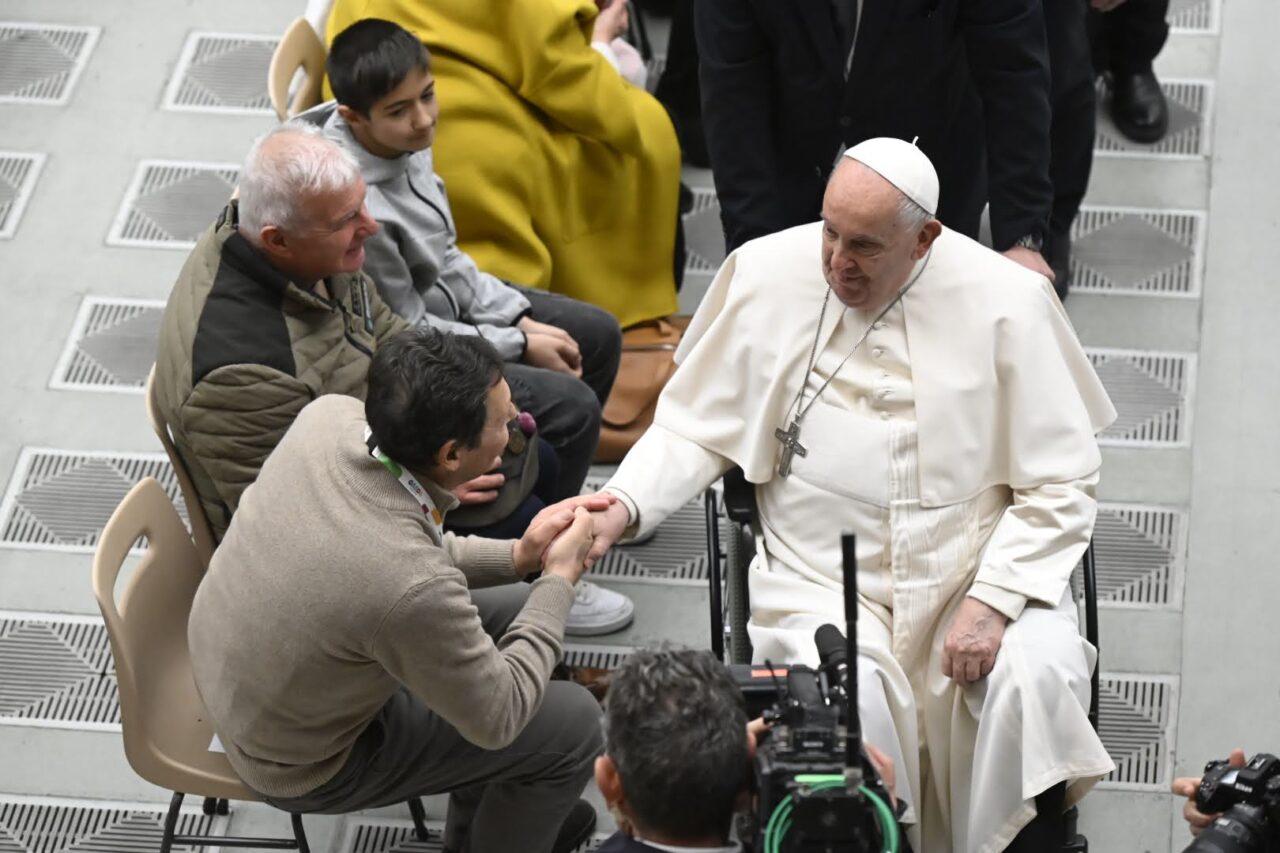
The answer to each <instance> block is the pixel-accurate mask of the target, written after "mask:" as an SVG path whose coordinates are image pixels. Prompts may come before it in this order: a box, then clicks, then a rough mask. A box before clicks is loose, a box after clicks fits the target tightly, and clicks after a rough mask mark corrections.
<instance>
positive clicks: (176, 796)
mask: <svg viewBox="0 0 1280 853" xmlns="http://www.w3.org/2000/svg"><path fill="white" fill-rule="evenodd" d="M185 796H186V795H185V794H183V793H182V792H181V791H174V792H173V799H171V800H169V811H168V813H167V814H165V816H164V835H163V836H162V837H161V839H160V853H169V851H170V850H171V849H172V848H173V833H174V830H176V829H177V828H178V810H179V809H180V808H182V799H183V797H185Z"/></svg>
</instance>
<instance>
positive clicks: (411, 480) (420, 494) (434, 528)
mask: <svg viewBox="0 0 1280 853" xmlns="http://www.w3.org/2000/svg"><path fill="white" fill-rule="evenodd" d="M364 443H365V446H367V447H368V448H369V455H370V456H372V457H373V458H374V459H377V460H378V461H379V462H381V463H382V467H384V468H386V469H387V470H388V471H390V472H391V474H392V476H394V477H395V478H396V479H397V480H399V481H400V485H401V486H403V487H404V490H405V491H406V492H408V493H409V494H410V495H412V496H413V499H414V500H415V501H417V502H418V506H420V507H422V514H423V515H425V516H426V517H427V525H428V526H430V528H431V532H432V533H433V534H434V538H436V539H439V538H440V535H441V534H440V526H441V525H442V524H444V513H442V512H441V511H440V510H439V508H437V507H436V504H435V501H433V500H431V495H429V494H428V493H427V490H426V489H425V488H423V486H422V484H421V483H419V482H418V478H417V477H415V476H413V475H412V474H410V473H409V469H408V468H406V467H404V466H403V465H401V464H400V463H399V462H396V461H395V460H394V459H392V458H391V457H390V456H388V455H387V454H385V453H383V452H382V451H381V450H379V449H378V442H377V441H375V440H374V438H373V430H372V429H370V428H369V427H367V426H366V427H365V428H364Z"/></svg>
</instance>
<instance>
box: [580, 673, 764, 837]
mask: <svg viewBox="0 0 1280 853" xmlns="http://www.w3.org/2000/svg"><path fill="white" fill-rule="evenodd" d="M746 726H747V713H746V710H745V709H744V705H743V700H742V694H741V692H740V691H739V690H738V687H737V685H736V684H735V683H734V681H733V678H732V677H731V676H730V675H729V670H728V669H727V668H726V667H725V665H724V664H722V663H721V662H720V661H719V660H717V659H716V657H715V656H714V655H713V654H711V652H709V651H706V650H702V651H693V650H689V649H684V650H679V651H673V650H660V651H650V650H640V651H637V652H636V653H635V654H634V655H632V656H631V657H630V658H628V659H627V660H626V662H625V663H623V665H622V667H621V668H619V669H618V670H617V671H616V672H614V674H613V678H612V680H611V681H610V684H609V697H608V700H607V702H606V705H605V726H604V728H605V748H604V751H605V754H607V755H608V756H609V757H610V758H611V759H613V763H614V765H615V766H616V767H617V768H618V776H619V777H620V778H621V780H622V790H623V791H624V793H625V794H626V798H627V803H628V804H629V805H630V807H631V811H632V817H633V818H634V819H635V821H636V824H637V828H638V829H641V830H646V829H647V830H650V831H660V832H662V833H664V834H666V835H669V836H671V837H673V838H689V839H693V838H702V837H705V836H708V835H713V834H715V835H727V833H728V831H729V825H730V824H731V823H732V821H733V809H734V804H735V800H736V798H737V794H738V791H739V789H740V788H741V787H742V782H743V779H744V778H745V773H746V768H747V729H746Z"/></svg>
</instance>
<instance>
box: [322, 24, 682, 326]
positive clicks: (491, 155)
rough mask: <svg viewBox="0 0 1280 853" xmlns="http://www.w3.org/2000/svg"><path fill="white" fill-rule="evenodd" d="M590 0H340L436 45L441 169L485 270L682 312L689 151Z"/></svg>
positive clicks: (333, 30) (467, 243)
mask: <svg viewBox="0 0 1280 853" xmlns="http://www.w3.org/2000/svg"><path fill="white" fill-rule="evenodd" d="M595 16H596V6H595V3H594V2H593V0H517V2H511V0H337V2H336V3H335V4H334V6H333V10H332V11H331V12H330V15H329V23H328V28H327V30H326V32H327V33H328V38H329V39H330V40H332V39H333V36H335V35H336V34H338V33H340V32H342V30H343V29H345V28H346V27H348V26H350V25H351V24H353V23H354V22H356V21H358V20H360V19H362V18H383V19H386V20H390V21H395V22H396V23H398V24H400V25H401V26H403V27H404V28H405V29H407V30H410V31H412V32H414V33H415V34H417V35H418V37H419V38H421V39H422V40H423V42H425V43H426V45H427V47H428V49H429V50H430V51H431V55H432V73H433V74H434V75H435V78H436V92H437V96H438V97H439V100H440V122H439V126H438V128H437V130H436V142H435V147H436V151H435V167H436V170H437V171H438V172H439V173H440V175H441V177H443V178H444V180H445V182H446V184H447V188H448V193H449V203H450V205H451V206H452V207H453V213H454V216H455V218H456V220H457V224H458V244H459V245H460V246H461V247H462V249H463V250H464V251H466V252H468V253H469V254H470V255H471V256H472V258H474V259H475V262H476V264H477V265H478V266H479V267H480V269H482V270H484V271H486V272H489V273H492V274H493V275H496V276H498V277H500V278H504V279H507V280H509V281H513V282H516V283H519V284H524V285H528V286H530V287H537V288H542V289H547V290H551V291H552V292H554V293H561V294H564V295H565V296H571V297H573V298H575V299H580V300H583V301H585V302H590V303H593V304H595V305H598V306H600V307H601V308H604V309H606V310H608V311H610V312H611V313H612V314H613V315H614V316H615V317H617V318H618V322H619V323H620V324H621V325H622V326H624V327H626V326H630V325H632V324H634V323H638V322H641V321H643V320H651V319H654V318H656V317H663V316H666V315H668V314H672V313H674V312H675V310H676V293H675V281H674V276H673V264H672V252H673V250H674V245H675V231H676V217H677V215H678V214H677V206H678V204H679V186H680V149H679V145H678V143H677V142H676V136H675V131H674V130H673V128H672V126H671V121H670V119H668V117H667V114H666V111H665V110H663V108H662V106H661V105H660V104H659V103H658V102H657V101H656V100H655V99H654V98H653V97H652V96H650V95H649V94H648V93H647V92H644V91H642V90H640V89H638V88H636V87H635V86H632V85H631V84H629V83H627V82H626V81H625V80H624V79H623V78H622V76H621V75H620V74H619V73H618V72H617V70H616V69H614V68H613V66H612V65H610V64H609V62H608V61H607V60H605V59H604V57H602V56H601V55H600V54H599V53H597V52H596V51H595V50H594V49H592V47H591V28H592V23H593V22H594V20H595Z"/></svg>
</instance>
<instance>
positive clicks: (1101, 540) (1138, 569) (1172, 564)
mask: <svg viewBox="0 0 1280 853" xmlns="http://www.w3.org/2000/svg"><path fill="white" fill-rule="evenodd" d="M1093 542H1094V561H1095V562H1094V571H1095V573H1096V575H1097V579H1098V603H1099V604H1100V605H1105V606H1112V607H1134V608H1138V609H1144V610H1150V609H1167V608H1173V609H1177V608H1179V607H1181V606H1182V589H1183V583H1184V578H1185V576H1186V574H1185V573H1186V565H1187V514H1186V513H1185V512H1182V511H1179V510H1174V509H1169V508H1167V507H1155V506H1143V505H1140V504H1106V503H1104V504H1101V505H1099V506H1098V520H1097V523H1096V524H1095V525H1094V528H1093ZM1073 580H1074V583H1075V588H1076V594H1077V597H1079V596H1081V595H1083V592H1084V590H1083V588H1082V584H1083V581H1082V579H1081V576H1080V574H1079V573H1078V572H1077V573H1076V575H1074V576H1073Z"/></svg>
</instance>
